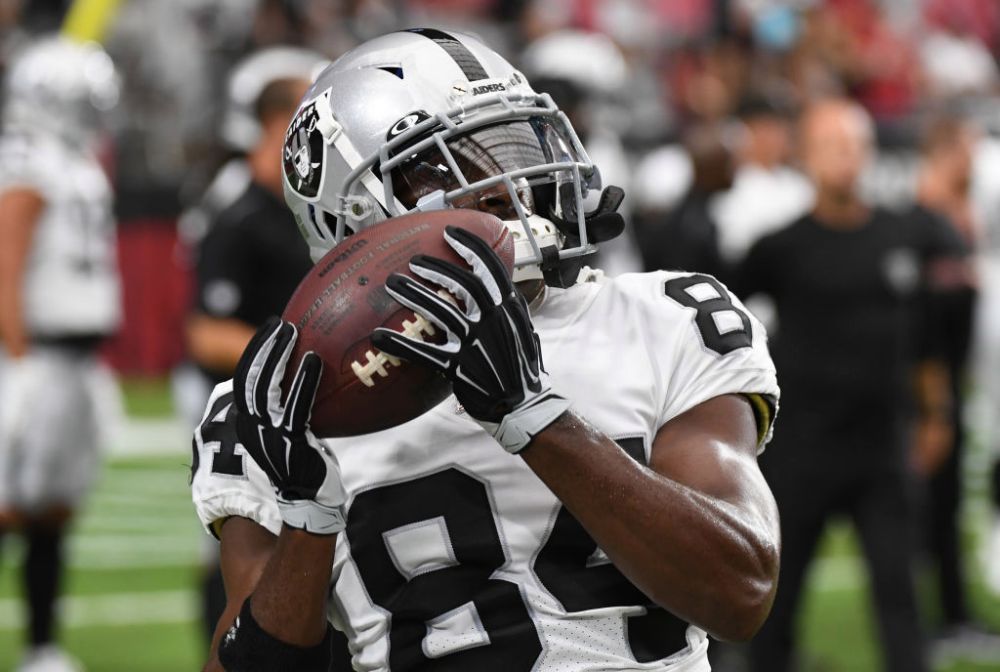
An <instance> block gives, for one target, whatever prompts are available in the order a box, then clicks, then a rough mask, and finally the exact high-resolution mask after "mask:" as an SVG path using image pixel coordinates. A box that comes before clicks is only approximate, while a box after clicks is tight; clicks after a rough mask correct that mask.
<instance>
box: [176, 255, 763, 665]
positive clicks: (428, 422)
mask: <svg viewBox="0 0 1000 672" xmlns="http://www.w3.org/2000/svg"><path fill="white" fill-rule="evenodd" d="M547 291H548V295H547V296H546V297H545V299H544V302H543V303H542V304H541V306H540V307H539V308H538V309H537V310H535V311H534V314H533V321H534V324H535V327H536V330H537V332H538V335H539V337H540V339H541V344H542V353H543V356H544V364H545V368H546V369H547V371H548V372H549V373H550V375H551V380H552V384H553V389H555V390H556V391H558V392H560V393H562V394H563V395H565V396H567V397H568V398H570V399H571V400H572V402H573V410H574V411H575V412H576V413H577V414H579V415H580V416H582V417H584V418H586V419H587V420H588V421H590V422H591V423H593V424H594V425H596V426H597V427H598V428H600V429H601V430H603V431H604V432H605V433H606V434H607V435H608V436H609V437H611V438H613V439H615V440H616V441H617V442H618V443H619V444H620V445H621V446H622V447H623V448H624V449H625V450H626V452H628V453H629V455H631V456H632V457H633V458H634V459H636V460H640V461H642V462H647V461H648V458H649V451H650V448H651V445H652V441H653V438H654V436H655V435H656V432H657V430H658V429H659V428H660V427H661V426H662V425H663V424H664V423H666V422H667V421H668V420H670V419H671V418H673V417H675V416H677V415H678V414H680V413H683V412H684V411H686V410H688V409H690V408H692V407H693V406H696V405H697V404H699V403H701V402H704V401H706V400H708V399H711V398H713V397H716V396H719V395H722V394H731V393H735V394H747V395H755V397H756V398H757V399H758V400H759V399H764V400H766V402H767V405H768V407H769V408H770V409H772V410H773V409H774V408H776V404H777V397H778V387H777V383H776V380H775V372H774V367H773V365H772V363H771V359H770V356H769V355H768V351H767V344H766V335H765V333H764V330H763V328H762V327H761V325H760V324H759V323H758V322H757V321H756V320H755V319H754V318H753V317H752V316H750V315H749V314H748V313H747V312H746V311H745V309H743V307H742V305H741V304H740V303H739V302H738V301H737V300H735V299H734V298H733V297H732V295H731V294H729V292H728V291H727V290H726V289H725V288H724V287H723V286H722V285H721V284H719V283H718V282H717V281H716V280H715V279H713V278H710V277H708V276H703V275H693V274H683V273H665V272H661V273H649V274H629V275H623V276H619V277H618V278H615V279H613V280H610V279H605V278H602V277H600V276H597V277H596V279H595V281H593V282H584V283H581V284H577V285H575V286H574V287H572V288H570V289H565V290H563V289H551V288H550V289H548V290H547ZM377 381H378V379H376V384H378V382H377ZM231 389H232V388H231V383H224V384H222V385H220V386H219V387H218V388H216V391H215V393H213V397H212V400H211V401H210V406H209V410H208V412H207V413H206V421H205V422H204V423H203V425H202V428H201V429H199V431H198V432H197V433H196V441H195V445H196V451H197V452H196V456H195V465H194V470H193V484H192V488H193V496H194V500H195V504H196V506H197V509H198V514H199V516H200V518H201V520H202V522H203V523H204V524H205V525H206V526H209V527H211V526H212V525H213V523H215V522H216V521H219V520H221V519H223V518H225V517H228V516H233V515H236V516H244V517H247V518H251V519H253V520H256V521H257V522H259V523H260V524H262V525H263V526H265V527H266V528H267V529H269V530H270V531H271V532H273V533H275V534H277V533H278V532H279V531H280V527H281V520H280V518H279V516H278V511H277V507H276V505H275V502H274V496H273V490H272V489H271V487H270V485H269V483H268V481H267V479H266V477H265V476H264V474H263V472H261V471H260V469H259V468H258V467H257V466H256V465H255V464H253V462H252V460H250V459H249V457H247V456H246V454H245V452H244V450H243V448H242V446H239V445H238V444H237V442H236V441H235V439H234V434H233V433H232V429H231V427H229V429H228V433H227V429H226V427H227V426H226V425H225V424H224V423H225V419H226V417H227V415H228V413H229V411H230V406H231V398H232V397H231V394H227V392H231ZM769 416H770V413H768V412H767V411H766V410H765V411H763V412H762V417H765V418H768V417H769ZM765 423H766V426H765V428H764V429H763V431H762V439H761V445H762V446H763V444H764V442H765V441H766V438H767V437H766V435H767V434H768V433H769V431H770V429H769V427H770V422H769V419H766V420H765ZM328 445H329V446H330V447H331V448H332V449H333V451H334V452H335V454H336V455H337V457H338V459H339V461H340V466H341V471H342V475H343V480H344V485H345V487H346V489H347V492H348V497H349V499H348V504H347V509H348V513H347V521H348V523H347V529H346V531H345V532H344V533H343V534H341V535H340V537H339V538H338V541H337V550H336V557H335V562H334V567H333V591H332V593H331V594H332V599H331V603H330V620H331V622H333V623H334V625H335V626H336V627H338V628H339V629H342V630H343V631H344V632H345V633H346V634H347V637H348V640H349V642H350V646H351V652H352V654H353V656H354V658H353V662H354V666H355V668H356V669H358V670H390V669H391V670H418V669H419V670H426V669H434V670H480V671H489V670H498V671H503V672H515V671H516V670H537V671H540V672H556V671H569V672H583V671H592V670H593V671H596V670H670V671H674V672H679V671H680V670H684V671H685V672H695V671H701V670H707V669H708V664H707V661H706V658H705V651H706V648H707V646H708V642H707V638H706V635H705V633H704V632H703V631H702V630H700V629H698V628H695V627H689V626H688V625H687V624H685V623H683V622H681V621H680V620H679V619H677V618H676V617H675V616H673V615H671V614H669V613H668V612H666V611H664V610H663V609H660V608H658V607H656V606H654V605H653V604H652V603H651V602H650V600H649V599H648V598H647V597H645V596H644V595H643V594H642V593H640V592H639V591H638V589H636V588H635V587H634V586H633V585H632V584H631V583H630V582H629V581H628V580H627V579H625V577H624V576H623V575H622V574H621V573H620V572H618V570H617V569H616V568H615V567H614V566H613V565H611V564H610V563H609V561H608V560H607V557H606V556H605V555H604V554H603V553H602V552H601V551H600V549H598V547H597V545H596V543H595V542H594V541H593V540H592V539H591V538H590V537H589V536H588V535H587V533H586V532H585V531H584V529H583V527H582V526H581V525H580V524H579V523H578V522H577V521H576V519H575V518H574V517H573V516H572V515H570V514H569V512H568V511H567V510H566V509H565V508H564V507H563V506H562V505H561V503H560V502H559V500H558V499H556V497H555V496H554V495H553V494H552V493H551V492H550V491H549V489H548V488H547V487H546V486H545V485H544V484H543V483H542V481H541V480H540V479H539V478H538V477H537V476H536V475H535V474H534V473H533V472H532V471H531V470H530V469H529V468H528V467H527V465H526V464H525V462H524V461H523V460H522V459H521V458H520V457H517V456H515V455H510V454H508V453H506V452H505V451H504V450H503V449H501V448H500V447H499V446H498V445H497V444H496V442H495V441H494V440H493V438H492V437H490V436H489V435H488V434H486V433H485V432H484V431H483V430H482V429H481V428H480V426H479V425H478V424H477V423H476V422H475V421H473V420H472V419H471V418H469V417H468V416H467V415H465V413H464V412H463V410H462V409H461V408H460V407H459V405H458V404H457V403H456V400H455V398H454V397H450V398H448V399H447V400H445V401H444V402H443V403H441V404H440V405H439V406H437V407H436V408H434V409H433V410H431V411H430V412H428V413H426V414H425V415H423V416H421V417H419V418H417V419H415V420H412V421H410V422H409V423H406V424H404V425H402V426H399V427H396V428H393V429H390V430H386V431H384V432H379V433H376V434H370V435H366V436H360V437H353V438H345V439H336V440H328ZM529 450H530V448H529Z"/></svg>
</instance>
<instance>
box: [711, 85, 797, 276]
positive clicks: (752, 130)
mask: <svg viewBox="0 0 1000 672" xmlns="http://www.w3.org/2000/svg"><path fill="white" fill-rule="evenodd" d="M737 118H738V119H739V120H740V122H741V124H742V129H743V133H742V135H741V137H740V142H739V150H738V167H737V168H736V174H735V176H734V178H733V184H732V188H731V189H729V191H727V192H725V193H723V194H721V195H720V196H719V198H718V202H717V204H716V206H715V209H714V212H715V214H716V218H717V222H718V227H719V247H720V251H721V253H722V257H723V259H725V260H726V262H727V263H730V264H736V263H739V262H740V261H741V260H742V259H743V257H744V256H746V253H747V251H749V249H750V246H751V245H753V244H754V243H755V242H757V240H758V239H759V238H761V237H762V236H764V235H766V234H768V233H771V232H773V231H775V230H777V229H779V228H781V227H783V226H787V225H788V224H789V223H790V222H793V221H795V220H796V219H798V218H799V217H801V216H802V215H804V214H805V213H806V212H807V211H808V210H809V208H810V206H811V205H812V200H813V189H812V186H811V185H810V184H809V181H808V180H807V179H806V178H805V177H804V176H803V175H802V174H801V173H800V172H799V171H797V170H795V169H794V168H792V167H791V166H790V165H789V161H790V159H791V155H792V128H791V126H792V123H791V122H792V120H791V111H790V110H789V109H788V108H787V106H783V105H781V104H780V103H778V102H776V101H774V100H772V99H771V98H768V97H765V96H752V97H748V98H746V99H745V100H744V101H743V102H742V103H741V104H740V107H739V110H738V111H737Z"/></svg>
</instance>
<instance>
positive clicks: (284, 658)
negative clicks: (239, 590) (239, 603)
mask: <svg viewBox="0 0 1000 672" xmlns="http://www.w3.org/2000/svg"><path fill="white" fill-rule="evenodd" d="M250 599H251V598H249V597H248V598H247V599H246V601H245V602H244V603H243V608H242V609H241V610H240V615H239V616H237V617H236V622H235V623H233V626H232V627H231V628H229V630H228V631H227V632H226V634H225V636H224V637H223V638H222V642H221V643H220V644H219V662H220V663H222V667H223V668H224V669H226V670H227V672H327V670H329V668H330V646H331V642H332V639H331V638H332V628H331V627H330V624H329V623H328V624H327V626H326V634H325V635H324V636H323V641H322V642H320V643H319V644H317V645H316V646H310V647H301V646H294V645H292V644H286V643H285V642H282V641H281V640H279V639H276V638H275V637H273V636H272V635H270V634H269V633H268V632H267V631H266V630H264V629H263V628H262V627H260V625H258V624H257V621H256V620H254V617H253V613H252V612H251V610H250Z"/></svg>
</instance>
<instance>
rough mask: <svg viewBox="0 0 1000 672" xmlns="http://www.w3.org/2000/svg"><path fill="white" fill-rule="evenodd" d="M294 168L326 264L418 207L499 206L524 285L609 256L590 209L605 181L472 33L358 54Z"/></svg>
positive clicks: (335, 69) (291, 176)
mask: <svg viewBox="0 0 1000 672" xmlns="http://www.w3.org/2000/svg"><path fill="white" fill-rule="evenodd" d="M282 158H283V166H284V170H283V172H284V187H285V199H286V201H287V203H288V205H289V207H290V208H291V209H292V211H293V212H294V214H295V218H296V221H297V222H298V225H299V228H300V230H301V231H302V234H303V236H304V237H305V239H306V241H307V242H308V243H309V246H310V248H311V249H312V250H313V253H314V256H318V255H321V254H322V253H324V252H325V251H326V250H328V249H330V248H331V247H333V246H334V245H335V244H336V243H338V242H339V241H341V240H342V239H343V238H344V237H345V236H346V235H349V234H350V233H352V232H355V231H357V230H359V229H362V228H365V227H368V226H372V225H374V224H377V223H378V222H380V221H382V220H384V219H387V218H389V217H394V216H398V215H401V214H404V213H406V212H409V211H412V210H424V211H426V210H435V209H443V208H449V207H458V208H478V209H484V210H489V211H491V212H494V214H497V212H498V205H499V211H500V212H501V213H502V214H500V216H501V219H504V220H505V224H506V225H507V226H508V228H510V229H511V231H512V233H513V234H514V238H515V248H516V254H515V265H516V266H517V267H518V269H519V271H516V272H515V278H516V279H524V278H527V277H540V276H541V271H540V270H539V268H540V265H542V264H543V261H544V262H550V263H551V262H552V261H553V260H558V259H565V258H570V257H576V256H580V255H583V254H586V253H589V252H592V251H594V250H595V247H594V245H593V244H591V243H590V242H589V241H588V238H587V227H586V223H585V213H584V206H583V198H584V197H585V196H586V194H587V192H588V190H589V189H595V188H596V189H599V188H600V176H599V173H598V171H597V170H596V168H595V167H594V166H593V164H592V163H591V162H590V159H589V158H588V157H587V154H586V151H585V150H584V149H583V146H582V144H581V143H580V140H579V138H577V136H576V133H575V132H574V131H573V129H572V127H571V126H570V124H569V121H568V120H567V119H566V116H565V115H564V114H563V113H562V112H561V111H560V110H559V109H558V108H557V107H556V105H555V104H554V103H553V102H552V99H551V98H550V97H549V96H548V95H546V94H538V93H536V92H535V91H534V90H532V88H531V86H530V84H529V83H528V82H527V80H526V79H525V78H524V76H523V75H522V74H521V73H520V72H518V71H517V70H516V69H515V68H514V67H513V66H512V65H511V64H510V63H508V62H507V61H506V60H504V59H503V58H502V57H501V56H500V55H499V54H497V53H496V52H495V51H493V50H492V49H490V48H489V47H487V46H486V45H484V44H483V43H482V42H481V41H480V40H479V39H478V38H476V37H474V36H472V35H469V34H464V33H443V32H440V31H436V30H431V29H419V30H413V31H402V32H396V33H390V34H388V35H384V36H382V37H379V38H376V39H373V40H371V41H369V42H366V43H365V44H362V45H361V46H359V47H357V48H355V49H354V50H352V51H350V52H348V53H346V54H345V55H343V56H342V57H341V58H339V59H337V61H335V62H334V63H333V64H332V65H330V67H328V68H327V69H326V70H324V71H323V72H322V73H321V74H320V75H319V77H318V78H317V80H316V82H315V84H314V85H313V86H312V88H311V89H310V90H309V92H308V93H307V94H306V96H305V98H304V100H303V102H302V104H301V105H300V107H299V110H298V112H297V113H296V115H295V117H294V119H293V121H292V123H291V124H290V125H289V128H288V132H287V135H286V140H285V146H284V149H283V157H282ZM554 221H557V222H559V223H560V225H559V226H557V225H556V224H555V223H554Z"/></svg>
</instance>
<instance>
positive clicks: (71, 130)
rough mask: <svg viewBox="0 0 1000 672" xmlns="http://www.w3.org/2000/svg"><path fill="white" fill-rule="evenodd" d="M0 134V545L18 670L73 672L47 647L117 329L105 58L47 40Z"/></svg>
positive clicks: (87, 481)
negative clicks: (11, 538)
mask: <svg viewBox="0 0 1000 672" xmlns="http://www.w3.org/2000/svg"><path fill="white" fill-rule="evenodd" d="M6 96H7V97H6V103H5V108H4V118H3V121H4V134H3V136H2V138H0V340H2V346H3V348H2V360H0V538H2V537H3V536H4V535H6V534H9V533H11V532H14V531H19V532H21V533H22V534H23V536H24V538H25V541H26V547H27V553H26V555H25V559H24V582H25V586H24V595H25V597H26V598H27V601H28V607H29V609H28V611H29V620H28V626H29V627H28V646H29V648H28V650H27V653H26V655H25V657H24V660H23V662H22V663H21V666H20V667H19V668H18V669H19V670H20V671H21V672H62V671H69V670H77V669H80V668H79V665H78V664H77V663H75V662H74V661H73V660H72V659H71V658H69V656H67V655H66V654H64V653H63V652H62V651H61V650H60V649H59V648H58V646H57V645H56V644H55V639H56V635H57V632H56V623H55V620H56V619H55V617H56V612H55V602H56V598H57V595H58V593H59V584H60V579H61V576H62V569H63V566H64V563H63V542H64V539H65V536H66V533H67V530H68V527H69V524H70V522H71V521H72V519H73V514H74V512H75V510H76V509H77V508H78V506H79V504H80V501H81V499H82V498H83V496H84V494H85V493H86V491H87V490H88V488H89V487H90V485H91V483H92V482H93V480H94V477H95V475H96V472H97V469H98V465H99V461H100V460H99V453H98V445H97V444H98V436H99V434H98V432H99V426H98V425H99V423H98V416H97V408H95V403H96V391H97V390H96V387H97V385H99V382H100V381H99V375H100V368H99V367H100V365H99V363H98V358H97V348H98V346H99V345H100V344H101V342H102V341H103V340H104V339H105V338H106V337H107V336H108V335H109V334H111V333H112V332H114V331H115V329H116V328H117V327H118V323H119V319H120V311H121V307H120V296H119V294H120V287H119V278H118V268H117V261H116V258H115V234H114V222H113V220H112V211H111V200H112V198H111V188H110V185H109V183H108V180H107V177H106V176H105V173H104V170H103V168H102V166H101V165H100V163H99V162H98V158H97V155H96V154H95V150H96V146H95V145H96V144H97V141H98V140H99V139H100V133H99V131H100V128H101V118H102V115H103V113H104V112H105V111H106V110H107V109H109V108H110V107H111V106H113V105H114V104H115V102H116V101H117V97H118V82H117V77H116V74H115V69H114V66H113V64H112V62H111V59H110V58H108V56H107V54H105V53H104V51H103V50H102V49H101V48H100V47H98V46H96V45H93V44H87V45H82V44H76V43H72V42H70V41H68V40H67V39H65V38H56V37H52V38H45V39H41V40H39V41H38V42H36V43H34V44H32V45H30V46H29V47H28V48H27V49H26V50H25V52H24V53H23V55H21V57H20V58H18V59H17V60H16V61H15V63H14V65H13V66H12V69H11V71H10V73H9V76H8V80H7V85H6Z"/></svg>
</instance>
